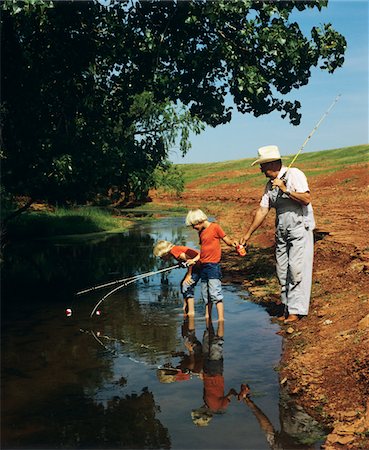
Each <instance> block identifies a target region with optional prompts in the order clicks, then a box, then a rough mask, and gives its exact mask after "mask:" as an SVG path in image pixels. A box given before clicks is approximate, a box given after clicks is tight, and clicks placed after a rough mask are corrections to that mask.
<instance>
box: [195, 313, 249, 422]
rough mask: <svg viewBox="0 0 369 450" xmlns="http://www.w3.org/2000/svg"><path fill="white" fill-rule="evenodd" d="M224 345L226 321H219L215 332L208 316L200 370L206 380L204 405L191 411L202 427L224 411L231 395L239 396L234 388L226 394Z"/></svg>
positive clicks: (202, 377) (204, 380)
mask: <svg viewBox="0 0 369 450" xmlns="http://www.w3.org/2000/svg"><path fill="white" fill-rule="evenodd" d="M223 345H224V321H219V322H218V326H217V332H216V333H215V331H214V327H213V324H212V321H211V318H208V319H207V320H206V330H205V331H204V337H203V343H202V352H203V369H202V371H201V372H200V378H201V379H202V380H203V382H204V394H203V400H204V405H203V406H202V407H201V408H198V409H194V410H193V411H192V412H191V416H192V421H193V423H194V424H195V425H197V426H200V427H201V426H202V427H203V426H207V425H208V424H209V422H210V421H211V419H212V418H213V414H222V413H224V412H225V410H226V409H227V407H228V405H229V403H230V402H231V397H232V396H238V394H237V392H236V390H235V389H233V388H232V389H230V390H229V392H228V393H227V394H224V376H223ZM240 394H241V392H240Z"/></svg>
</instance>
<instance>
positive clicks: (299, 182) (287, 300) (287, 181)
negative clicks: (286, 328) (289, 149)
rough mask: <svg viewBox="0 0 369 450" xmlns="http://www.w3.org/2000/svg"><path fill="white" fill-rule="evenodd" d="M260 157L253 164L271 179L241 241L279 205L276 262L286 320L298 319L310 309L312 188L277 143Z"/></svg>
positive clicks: (247, 239)
mask: <svg viewBox="0 0 369 450" xmlns="http://www.w3.org/2000/svg"><path fill="white" fill-rule="evenodd" d="M258 154H259V158H258V159H257V160H256V161H254V162H253V163H252V165H255V164H260V170H261V171H262V172H263V173H264V174H265V176H266V177H267V178H269V181H268V182H267V184H266V187H265V191H264V195H263V196H262V198H261V202H260V206H259V208H258V209H257V210H256V212H255V215H254V218H253V221H252V223H251V225H250V226H249V229H248V230H247V232H246V234H245V235H244V237H243V238H241V240H240V242H241V243H243V244H246V243H247V242H248V241H249V239H250V237H251V235H252V233H253V232H254V231H255V230H257V229H258V228H259V227H260V225H261V224H262V223H263V221H264V219H265V218H266V216H267V215H268V212H269V210H270V208H275V209H276V234H275V236H276V263H277V276H278V279H279V283H280V285H281V300H282V303H283V304H284V305H285V308H284V315H283V316H282V317H281V318H280V320H284V323H290V322H294V321H296V320H298V319H300V318H301V317H302V316H306V315H307V314H308V311H309V303H310V293H311V282H312V271H313V254H314V238H313V230H314V228H315V221H314V214H313V208H312V206H311V196H310V190H309V186H308V183H307V179H306V176H305V174H304V173H303V172H301V170H299V169H296V168H287V167H285V166H283V165H282V160H281V155H280V153H279V149H278V147H277V146H275V145H268V146H265V147H261V148H259V150H258Z"/></svg>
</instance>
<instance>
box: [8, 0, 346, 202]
mask: <svg viewBox="0 0 369 450" xmlns="http://www.w3.org/2000/svg"><path fill="white" fill-rule="evenodd" d="M326 3H327V2H326V0H324V1H322V0H319V1H300V0H290V1H278V2H269V1H268V2H266V1H261V0H260V1H256V0H254V1H251V0H235V1H227V0H217V1H203V0H188V1H185V2H184V1H182V2H181V1H174V0H168V1H153V0H146V1H135V2H132V1H128V0H127V1H118V0H111V1H110V2H109V3H108V4H105V3H101V2H98V1H84V2H75V1H63V2H51V1H47V0H26V1H24V2H20V1H17V0H14V1H13V0H6V1H4V2H2V4H1V8H2V16H1V21H2V28H3V30H2V31H3V32H2V35H1V39H2V50H3V51H2V62H3V64H2V67H3V71H2V74H1V76H2V93H3V98H2V101H3V104H2V106H1V113H2V123H3V124H4V132H3V145H2V153H1V155H2V157H3V158H4V159H3V182H4V184H5V186H6V188H7V190H8V191H10V192H13V193H14V194H17V195H24V194H26V193H27V194H30V195H32V196H38V197H42V196H47V197H48V198H49V199H51V200H58V201H61V200H77V201H85V200H86V199H93V198H94V197H95V196H96V195H97V194H99V195H101V194H102V195H103V194H104V192H107V191H108V190H109V189H110V188H112V187H113V188H114V189H115V190H117V191H119V192H123V193H124V196H125V198H126V199H129V198H130V195H131V194H132V192H133V193H134V195H135V196H136V197H144V196H145V195H146V193H147V191H148V189H150V187H151V186H153V185H155V183H156V181H155V177H153V176H152V175H153V173H154V172H155V171H156V170H159V171H161V167H163V165H164V166H166V164H167V162H166V161H167V158H168V154H169V152H170V151H171V150H172V149H173V148H176V149H178V150H179V151H180V152H181V153H182V154H183V155H184V154H185V153H186V152H188V151H189V149H190V135H191V133H200V132H201V131H202V129H203V128H204V124H208V125H211V126H214V127H215V126H217V125H219V124H223V123H227V122H229V121H230V120H231V118H232V109H231V108H230V107H226V104H225V98H226V95H227V94H231V96H232V98H233V101H234V104H235V105H236V107H237V109H238V110H239V111H241V112H243V113H251V114H254V115H255V116H260V115H262V114H269V113H270V112H272V111H278V112H279V113H280V114H281V117H282V118H287V119H288V120H289V121H290V122H291V123H293V124H295V125H297V124H298V123H299V121H300V118H301V115H300V113H299V108H300V104H299V103H298V102H296V101H287V100H286V99H285V94H287V93H291V92H293V90H296V89H298V88H299V87H301V86H303V85H305V84H307V83H308V82H309V79H310V76H311V68H312V67H314V66H318V65H319V67H320V68H322V69H323V70H328V72H333V71H335V70H336V69H337V68H338V67H340V66H341V65H342V64H343V62H344V53H345V50H346V41H345V38H344V37H343V36H342V35H341V34H339V33H338V32H336V31H335V30H334V29H333V27H332V26H331V25H330V24H325V25H322V26H320V27H314V28H313V29H312V31H311V36H304V34H303V33H302V31H301V30H300V27H299V25H298V23H296V22H294V23H291V22H290V14H291V12H292V11H295V10H298V11H303V10H305V9H307V8H309V9H312V8H316V9H317V10H320V9H321V8H322V7H324V6H326ZM19 8H20V9H19ZM163 173H166V172H163ZM165 176H168V177H169V178H170V177H171V175H170V174H169V173H168V174H167V175H163V177H162V178H164V177H165Z"/></svg>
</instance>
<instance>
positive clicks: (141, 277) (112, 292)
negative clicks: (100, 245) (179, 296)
mask: <svg viewBox="0 0 369 450" xmlns="http://www.w3.org/2000/svg"><path fill="white" fill-rule="evenodd" d="M181 267H186V266H185V265H184V264H183V263H179V264H176V265H175V266H171V267H166V268H165V269H161V270H156V271H153V272H148V273H143V274H141V275H137V276H136V277H132V278H131V279H130V280H128V281H125V282H123V283H122V284H121V285H119V286H117V287H115V288H114V289H112V290H111V291H109V292H108V293H107V294H105V295H104V296H103V297H102V298H101V299H100V300H99V301H98V302H97V303H96V305H95V306H94V308H93V310H92V311H91V314H90V317H92V316H93V315H94V314H95V313H96V311H97V308H98V307H99V306H100V305H101V304H102V303H103V302H104V301H105V300H106V299H107V298H108V297H110V296H111V295H112V294H114V293H115V292H117V291H119V289H122V288H124V287H126V286H128V285H129V284H132V283H134V282H136V281H137V280H140V279H143V278H147V277H149V276H152V275H157V274H158V273H163V272H169V271H170V270H173V269H178V268H181ZM121 281H122V280H117V281H114V282H111V283H108V285H110V286H111V285H112V284H117V283H120V282H121ZM101 286H103V285H101ZM101 286H96V288H100V287H101ZM104 287H105V286H104Z"/></svg>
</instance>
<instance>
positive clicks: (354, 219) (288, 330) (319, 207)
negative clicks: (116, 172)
mask: <svg viewBox="0 0 369 450" xmlns="http://www.w3.org/2000/svg"><path fill="white" fill-rule="evenodd" d="M297 166H298V167H300V168H301V169H302V170H304V165H303V164H300V165H299V164H298V165H297ZM255 170H256V171H257V170H258V169H252V171H253V172H251V171H248V173H255ZM232 175H234V176H239V175H240V173H239V171H234V173H231V172H228V173H227V174H226V175H225V174H223V176H224V177H225V176H227V178H228V177H229V178H231V177H232ZM217 177H218V179H219V174H218V175H212V176H209V177H204V178H202V179H201V185H199V184H198V183H196V182H193V183H189V184H188V185H187V186H186V191H185V194H184V195H183V196H182V198H181V199H179V200H178V199H176V198H174V197H171V196H168V195H165V194H159V193H153V195H152V197H153V201H154V202H155V203H161V204H165V205H173V204H176V205H178V204H182V205H184V206H186V207H187V208H194V207H201V208H204V210H205V211H207V212H208V213H210V214H212V215H214V216H216V217H217V220H218V222H219V223H221V225H222V226H223V227H224V228H225V230H226V231H227V232H228V233H229V234H230V235H232V236H234V237H235V238H239V237H241V235H242V232H244V231H245V230H246V227H247V226H248V224H249V223H250V221H251V218H252V211H253V210H254V209H255V208H256V206H257V205H258V201H259V198H260V196H261V193H262V189H263V188H260V187H258V188H255V187H252V186H251V185H250V184H249V183H246V182H245V183H242V184H239V185H235V184H234V183H230V184H229V185H227V184H219V185H216V184H215V185H212V187H211V189H209V188H208V189H206V188H204V187H202V186H203V185H204V184H206V182H213V181H214V180H216V179H217ZM260 177H262V175H260ZM368 181H369V179H368V165H367V163H365V162H364V163H362V164H355V165H352V166H349V167H346V168H344V169H341V170H338V171H335V172H334V173H332V174H329V175H325V176H319V175H317V176H309V185H310V189H311V193H312V196H313V207H314V211H315V218H316V221H317V229H316V232H315V237H316V243H315V259H314V278H313V292H312V299H311V305H310V313H309V315H308V316H307V317H306V318H304V319H302V320H300V321H299V322H298V323H297V324H293V326H292V327H291V326H289V327H287V326H281V332H280V333H281V334H282V335H283V336H284V344H283V356H282V361H281V366H280V382H281V383H282V384H283V385H284V386H285V387H287V390H288V391H289V393H290V394H291V395H292V396H293V397H294V398H295V399H296V402H297V403H298V404H300V405H301V406H302V407H303V408H304V409H305V410H306V411H307V412H308V413H310V415H312V416H313V417H314V418H316V419H318V420H319V421H320V422H321V423H324V424H325V425H327V426H328V428H329V429H330V430H331V433H330V434H329V436H328V438H327V440H326V443H325V448H326V449H359V448H360V449H369V185H368ZM269 216H270V217H268V218H267V221H266V223H265V224H263V226H262V227H261V228H260V229H259V230H258V231H257V232H256V233H255V234H254V236H253V237H252V239H251V246H250V248H249V252H248V255H247V257H246V258H243V259H241V258H240V257H238V256H237V254H235V252H233V251H230V250H229V249H228V248H225V249H224V253H223V260H222V265H223V268H224V275H225V277H224V281H225V282H227V281H229V282H232V283H235V282H238V283H242V284H243V285H244V286H245V287H247V288H248V289H249V291H250V292H251V294H252V295H253V299H254V300H255V301H258V302H275V300H276V299H278V297H279V288H278V283H277V280H276V278H275V272H274V269H275V267H274V248H273V246H274V217H273V213H272V212H271V213H270V214H269Z"/></svg>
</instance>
